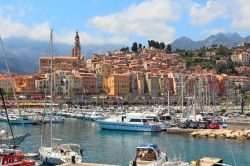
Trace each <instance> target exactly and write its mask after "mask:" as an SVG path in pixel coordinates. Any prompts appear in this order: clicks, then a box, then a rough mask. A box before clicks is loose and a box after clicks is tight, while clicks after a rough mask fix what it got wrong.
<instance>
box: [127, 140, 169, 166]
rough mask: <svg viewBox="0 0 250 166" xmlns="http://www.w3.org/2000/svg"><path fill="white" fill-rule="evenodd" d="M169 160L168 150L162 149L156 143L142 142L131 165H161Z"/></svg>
mask: <svg viewBox="0 0 250 166" xmlns="http://www.w3.org/2000/svg"><path fill="white" fill-rule="evenodd" d="M166 161H167V154H166V152H163V151H160V149H159V148H158V146H157V145H156V144H141V145H139V146H138V147H137V149H136V156H135V158H134V160H132V161H130V164H129V165H130V166H161V165H163V164H164V163H165V162H166Z"/></svg>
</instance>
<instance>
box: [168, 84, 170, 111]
mask: <svg viewBox="0 0 250 166" xmlns="http://www.w3.org/2000/svg"><path fill="white" fill-rule="evenodd" d="M168 115H170V104H169V89H168Z"/></svg>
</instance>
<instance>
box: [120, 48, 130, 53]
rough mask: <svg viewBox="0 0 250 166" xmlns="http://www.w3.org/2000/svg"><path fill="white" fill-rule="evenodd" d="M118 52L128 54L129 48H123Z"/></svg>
mask: <svg viewBox="0 0 250 166" xmlns="http://www.w3.org/2000/svg"><path fill="white" fill-rule="evenodd" d="M120 51H124V52H129V47H123V48H121V50H120Z"/></svg>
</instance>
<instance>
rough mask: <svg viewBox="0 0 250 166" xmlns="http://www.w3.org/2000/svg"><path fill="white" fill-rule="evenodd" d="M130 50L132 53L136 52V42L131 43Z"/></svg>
mask: <svg viewBox="0 0 250 166" xmlns="http://www.w3.org/2000/svg"><path fill="white" fill-rule="evenodd" d="M131 50H132V51H134V52H137V51H138V46H137V43H136V42H134V43H133V46H132V48H131Z"/></svg>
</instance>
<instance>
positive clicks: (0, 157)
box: [0, 148, 35, 166]
mask: <svg viewBox="0 0 250 166" xmlns="http://www.w3.org/2000/svg"><path fill="white" fill-rule="evenodd" d="M5 165H6V166H7V165H13V166H34V165H35V161H34V160H25V159H24V153H22V152H21V151H19V150H14V149H6V148H1V149H0V166H5Z"/></svg>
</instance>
